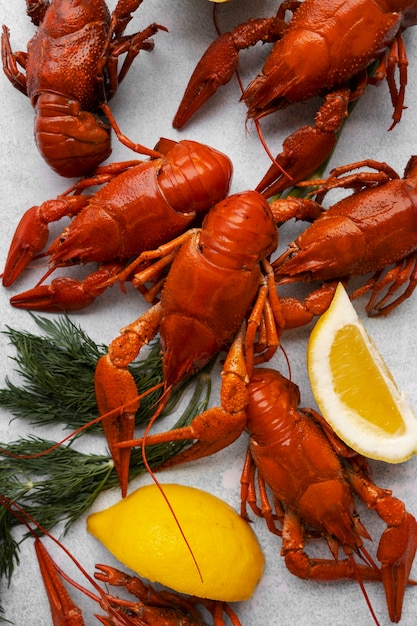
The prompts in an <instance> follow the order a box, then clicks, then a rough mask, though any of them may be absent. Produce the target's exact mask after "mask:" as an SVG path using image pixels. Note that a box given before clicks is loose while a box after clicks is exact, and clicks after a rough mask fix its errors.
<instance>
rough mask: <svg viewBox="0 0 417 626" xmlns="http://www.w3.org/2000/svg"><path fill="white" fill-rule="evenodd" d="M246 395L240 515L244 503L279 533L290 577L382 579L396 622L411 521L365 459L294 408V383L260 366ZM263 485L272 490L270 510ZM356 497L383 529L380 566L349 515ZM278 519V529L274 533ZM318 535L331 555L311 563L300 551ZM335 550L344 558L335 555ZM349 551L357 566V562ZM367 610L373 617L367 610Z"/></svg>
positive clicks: (416, 531)
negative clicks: (374, 478) (375, 479)
mask: <svg viewBox="0 0 417 626" xmlns="http://www.w3.org/2000/svg"><path fill="white" fill-rule="evenodd" d="M248 394H249V401H248V404H247V407H246V416H247V423H246V428H247V430H248V432H249V434H250V442H249V450H248V455H247V458H246V463H245V468H244V472H243V474H242V511H241V514H242V515H243V517H247V515H246V502H248V503H249V504H250V506H251V508H252V510H253V511H254V512H255V513H256V514H258V515H261V516H263V517H265V520H266V522H267V524H268V528H269V529H270V530H271V531H272V532H273V533H276V534H278V535H280V536H282V550H281V553H282V555H283V556H284V557H285V563H286V565H287V567H288V569H289V570H290V572H291V573H292V574H295V575H296V576H299V577H301V578H307V579H315V580H327V581H330V580H339V579H344V578H350V579H357V580H358V581H359V582H360V584H361V586H362V581H364V580H371V581H382V583H383V585H384V589H385V594H386V600H387V605H388V611H389V615H390V619H391V621H393V622H399V621H400V618H401V611H402V605H403V598H404V592H405V589H406V586H407V583H408V579H409V574H410V570H411V567H412V565H413V561H414V557H415V553H416V549H417V522H416V520H415V518H414V516H413V515H411V513H408V512H407V511H406V508H405V505H404V503H403V502H401V500H399V499H397V498H394V497H393V496H392V495H391V491H389V490H387V489H381V488H380V487H377V486H376V485H375V484H374V483H373V482H372V481H371V480H370V478H369V475H368V471H367V466H366V461H365V459H364V458H362V457H359V456H358V455H356V453H354V452H353V450H351V449H350V448H347V447H346V446H345V444H343V442H341V441H340V440H339V439H338V438H337V437H336V435H335V434H334V433H333V432H332V431H331V429H330V427H329V426H328V425H327V424H326V423H325V422H324V420H323V418H321V416H320V415H319V414H317V413H316V412H315V411H313V410H312V409H300V408H299V407H298V404H299V399H300V393H299V389H298V387H297V385H295V384H294V383H293V382H291V381H289V380H288V379H286V378H284V377H283V376H282V375H281V374H280V373H279V372H277V371H276V370H272V369H267V368H258V369H255V370H254V372H253V374H252V376H251V380H250V382H249V384H248ZM256 472H257V473H258V478H259V484H260V487H259V492H260V497H261V502H260V506H258V505H257V503H256V501H257V498H256V487H255V476H256ZM265 485H268V487H269V488H270V489H271V491H272V495H273V503H274V509H275V512H274V513H273V507H272V506H271V505H270V503H269V501H268V496H267V492H266V489H265ZM354 494H356V495H357V496H358V497H359V498H360V500H362V501H363V502H364V503H365V504H366V506H367V507H368V508H370V509H372V510H374V511H375V512H376V513H377V514H378V515H379V517H380V518H381V519H382V520H383V521H384V522H385V523H386V524H387V529H386V530H385V531H384V532H383V534H382V537H381V539H380V542H379V546H378V551H377V558H378V561H379V562H380V563H381V567H378V566H377V565H376V564H375V563H374V562H373V560H372V559H371V557H370V555H369V554H368V552H367V550H366V549H365V547H364V545H363V540H362V538H365V539H370V536H369V534H368V532H367V530H366V529H365V528H364V526H363V525H362V523H361V522H360V520H359V517H358V515H357V513H356V512H355V504H354ZM277 519H278V520H280V522H281V523H282V530H280V529H278V528H277V524H276V520H277ZM317 535H318V536H319V537H323V538H325V539H326V540H327V543H328V546H329V548H330V551H331V554H332V558H329V559H320V558H310V557H309V556H308V555H307V554H306V553H305V552H304V546H305V539H306V538H308V537H309V536H312V537H316V536H317ZM339 549H341V550H342V551H343V552H344V554H345V557H346V558H344V559H339V558H338V550H339ZM355 554H356V555H358V556H360V557H361V559H362V561H363V562H362V563H357V562H355V560H354V555H355ZM365 597H366V596H365ZM370 608H371V607H370ZM371 612H372V615H373V616H374V614H373V611H372V608H371ZM374 619H375V622H376V623H378V621H377V619H376V617H375V616H374Z"/></svg>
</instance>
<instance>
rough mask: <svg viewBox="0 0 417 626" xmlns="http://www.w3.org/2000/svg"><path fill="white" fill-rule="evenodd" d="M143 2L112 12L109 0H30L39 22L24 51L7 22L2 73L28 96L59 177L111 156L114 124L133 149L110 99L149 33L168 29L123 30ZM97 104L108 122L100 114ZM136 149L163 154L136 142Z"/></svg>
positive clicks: (148, 46)
mask: <svg viewBox="0 0 417 626" xmlns="http://www.w3.org/2000/svg"><path fill="white" fill-rule="evenodd" d="M141 3H142V0H119V1H118V3H117V6H116V8H115V10H114V11H113V12H112V14H111V15H110V12H109V10H108V8H107V5H106V2H105V1H104V0H88V1H87V0H77V2H74V1H73V0H50V1H49V0H46V1H45V0H26V6H27V13H28V15H29V16H30V17H31V20H32V22H33V23H34V24H35V26H37V27H38V30H37V32H36V34H35V36H34V37H33V38H32V39H31V40H30V41H29V43H28V49H27V52H13V51H12V48H11V45H10V38H9V31H8V29H7V27H6V26H3V36H2V59H3V69H4V72H5V74H6V76H7V77H8V78H9V80H10V82H11V83H12V84H13V86H14V87H16V88H17V89H18V90H19V91H21V92H22V93H23V94H25V95H27V96H28V97H29V98H30V100H31V103H32V105H33V107H34V109H35V113H36V117H35V140H36V144H37V147H38V149H39V151H40V153H41V155H42V156H43V158H44V159H45V161H46V162H47V163H48V165H49V166H50V167H51V168H52V169H54V170H55V171H56V172H58V174H60V175H61V176H67V177H78V176H84V175H86V174H90V173H91V172H93V171H94V170H95V169H96V167H97V166H98V165H99V164H100V163H101V162H102V161H104V160H105V159H106V158H107V157H108V156H109V155H110V153H111V144H110V125H109V123H108V122H109V121H110V123H111V125H112V126H113V128H114V130H115V131H116V133H117V134H118V135H119V138H120V139H121V140H122V141H123V142H124V143H126V144H127V145H129V146H130V147H133V146H134V144H133V143H132V142H130V141H129V140H128V139H127V138H126V137H124V135H122V134H121V132H120V131H119V128H118V126H117V124H116V123H115V121H114V119H113V116H112V114H111V112H110V110H109V108H108V106H107V102H108V100H110V98H111V97H112V96H113V95H114V93H115V92H116V90H117V87H118V84H119V83H120V82H121V80H122V79H123V78H124V77H125V75H126V73H127V72H128V70H129V68H130V66H131V64H132V62H133V60H134V58H135V57H136V56H137V55H138V53H139V52H140V50H152V48H153V42H152V39H151V37H152V35H154V34H156V33H157V32H158V30H166V28H164V27H163V26H160V25H158V24H151V25H150V26H148V27H147V28H146V29H145V30H143V31H142V32H139V33H135V34H133V35H124V31H125V29H126V26H127V24H128V23H129V21H130V20H131V19H132V13H133V12H134V11H136V9H137V8H138V7H139V5H140V4H141ZM122 55H125V59H124V62H123V64H122V67H121V68H120V71H118V62H119V58H120V57H121V56H122ZM19 66H20V67H21V68H22V69H23V70H24V71H25V73H22V72H21V71H20V70H19ZM100 108H102V109H103V110H104V111H105V113H106V116H107V118H108V119H107V121H106V120H105V119H103V118H102V117H100V115H99V112H100ZM135 149H136V150H137V151H138V152H141V153H142V154H146V155H148V156H159V155H158V154H156V153H155V152H154V151H152V150H149V149H148V148H145V147H144V146H140V145H139V144H138V145H136V146H135Z"/></svg>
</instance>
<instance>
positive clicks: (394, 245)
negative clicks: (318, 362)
mask: <svg viewBox="0 0 417 626" xmlns="http://www.w3.org/2000/svg"><path fill="white" fill-rule="evenodd" d="M365 166H368V167H372V168H375V170H376V171H375V172H365V171H364V172H356V173H355V172H353V170H355V169H357V168H361V167H365ZM308 184H310V183H308ZM312 184H313V185H314V184H316V185H318V189H317V190H316V191H315V192H314V193H315V194H316V200H317V202H314V201H313V200H309V199H297V198H287V199H286V200H277V201H275V202H273V203H272V209H273V211H274V214H275V216H276V219H277V221H279V217H278V215H279V213H280V211H281V212H282V215H283V220H282V221H285V219H288V218H289V217H291V214H292V217H297V218H299V219H307V220H308V219H311V220H312V221H313V223H312V224H311V225H310V226H309V227H308V228H307V229H306V230H305V231H303V232H302V233H301V234H300V236H299V237H298V238H297V239H296V240H295V241H294V242H293V243H291V244H290V245H289V246H288V248H287V250H286V251H285V252H284V253H283V254H281V256H279V257H278V258H277V259H276V260H275V261H274V263H273V264H272V265H273V268H274V272H275V278H276V283H277V284H278V285H284V284H287V283H294V282H297V281H302V282H307V281H325V282H324V284H323V285H322V287H321V288H318V289H317V290H315V291H313V293H312V294H310V295H309V296H308V297H307V299H306V301H305V302H301V301H299V300H296V299H295V298H281V299H280V301H281V306H282V311H283V315H284V317H285V324H286V327H287V328H290V327H295V326H300V325H302V324H307V323H308V322H310V321H311V320H312V318H313V317H314V315H319V314H321V313H323V312H324V311H325V310H326V309H327V308H328V306H329V304H330V301H331V299H332V297H333V295H334V289H335V286H336V283H337V282H338V281H339V280H342V281H343V282H345V283H346V282H347V281H348V280H349V279H350V278H352V277H353V276H357V275H360V276H362V275H365V274H368V273H372V275H371V277H370V278H368V279H367V280H366V282H365V283H364V284H363V285H362V286H360V287H358V288H357V289H356V290H355V291H354V293H353V294H352V296H351V297H352V298H356V297H358V296H361V295H363V294H365V293H368V292H370V298H369V301H368V304H367V306H366V310H367V313H368V314H369V315H378V314H384V315H386V314H388V313H389V312H390V311H392V309H394V308H395V307H397V306H398V305H399V304H401V303H402V302H403V301H404V300H405V299H406V298H408V297H409V296H410V295H411V294H412V293H413V291H414V289H415V287H416V284H417V265H416V259H417V189H416V184H417V157H414V156H413V157H411V158H410V160H409V162H408V164H407V166H406V168H405V172H404V177H403V178H400V177H399V175H398V174H397V173H396V172H395V171H394V170H392V169H391V168H390V167H389V166H388V165H387V164H385V163H379V162H376V161H371V160H367V161H361V162H358V163H354V164H352V165H347V166H342V167H338V168H335V169H334V170H333V171H332V172H331V174H330V176H329V178H327V179H326V180H320V181H313V182H312ZM338 187H340V188H352V189H354V190H355V193H353V194H352V195H350V196H348V197H347V198H344V199H342V200H340V201H339V202H337V203H336V204H334V205H333V206H332V207H330V208H329V209H327V210H323V208H322V206H321V202H322V201H323V198H324V197H325V195H326V194H327V193H328V192H329V191H330V190H331V189H334V188H338ZM404 285H405V288H403V289H402V290H401V288H402V287H404ZM399 290H400V291H399ZM398 291H399V294H397V292H398ZM394 296H396V297H394Z"/></svg>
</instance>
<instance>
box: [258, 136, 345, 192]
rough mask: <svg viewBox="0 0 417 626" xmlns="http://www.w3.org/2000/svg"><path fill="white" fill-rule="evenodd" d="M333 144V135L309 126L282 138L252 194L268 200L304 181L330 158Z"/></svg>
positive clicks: (334, 141) (334, 139) (334, 140)
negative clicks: (276, 151)
mask: <svg viewBox="0 0 417 626" xmlns="http://www.w3.org/2000/svg"><path fill="white" fill-rule="evenodd" d="M335 145H336V135H335V134H334V133H326V132H323V131H321V130H320V129H318V128H315V127H313V126H303V127H302V128H299V129H298V130H296V131H295V132H294V133H292V134H291V135H290V136H289V137H287V138H286V139H285V141H284V143H283V146H282V147H283V150H282V152H281V153H280V154H278V156H277V157H276V159H275V161H274V162H273V163H272V165H271V167H270V168H269V170H268V171H267V172H266V174H265V176H264V177H263V178H262V180H261V181H260V182H259V183H258V186H257V187H256V191H258V192H259V193H261V194H262V195H263V196H265V198H271V197H272V196H275V195H278V194H280V193H282V192H283V191H284V190H285V189H288V188H289V187H292V186H294V185H296V184H297V183H299V182H300V181H303V180H306V179H308V178H309V177H310V176H311V175H312V174H313V173H314V172H315V171H316V170H317V169H318V168H319V167H320V165H321V164H322V163H323V162H324V161H325V160H326V158H327V157H328V156H330V154H331V152H332V150H333V148H334V146H335ZM283 171H284V172H285V175H284V174H283Z"/></svg>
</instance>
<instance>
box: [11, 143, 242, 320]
mask: <svg viewBox="0 0 417 626" xmlns="http://www.w3.org/2000/svg"><path fill="white" fill-rule="evenodd" d="M157 147H158V150H162V151H163V152H164V153H165V156H164V157H161V158H160V159H152V160H149V161H147V162H137V161H132V162H130V161H129V162H126V163H119V164H110V165H109V166H105V167H102V168H100V170H99V172H98V173H97V175H96V176H95V177H93V178H92V179H87V180H81V181H80V182H79V183H78V184H76V185H75V186H74V187H73V188H72V191H73V194H69V193H67V194H64V195H63V196H60V197H58V198H57V199H56V200H48V201H46V202H44V203H43V204H42V205H41V206H39V207H38V206H35V207H32V208H31V209H29V210H28V211H27V212H26V213H25V214H24V215H23V217H22V219H21V221H20V223H19V225H18V227H17V229H16V232H15V235H14V238H13V241H12V243H11V245H10V250H9V254H8V257H7V260H6V266H5V269H4V273H3V285H4V286H6V287H7V286H10V285H11V284H12V283H13V282H14V281H15V280H16V279H17V278H18V277H19V276H20V274H21V273H22V271H23V270H24V269H25V268H26V267H27V266H28V265H29V263H31V261H32V260H33V259H34V258H36V255H38V254H40V253H41V252H42V249H43V247H44V246H45V244H46V242H47V238H48V224H49V223H50V222H53V221H56V220H59V219H61V218H62V217H64V216H71V217H73V220H72V222H71V223H70V224H69V226H68V227H67V228H66V229H65V231H64V232H63V233H62V234H61V235H60V236H59V237H58V238H57V239H56V240H55V241H54V242H53V243H52V244H51V245H50V246H49V248H48V250H47V251H46V255H48V256H49V262H50V271H49V272H48V275H49V274H50V273H51V271H53V270H54V269H55V268H57V267H65V266H70V265H73V264H75V263H83V264H85V263H90V262H96V263H99V264H101V267H100V268H99V269H98V270H97V271H96V272H93V273H92V274H90V275H89V276H88V277H87V278H86V279H85V280H84V281H82V282H81V281H78V280H76V279H72V278H65V277H61V278H57V279H55V280H53V281H52V283H51V284H50V285H39V284H38V286H37V287H35V288H33V289H30V290H29V291H27V292H25V293H22V294H19V295H17V296H14V297H13V298H12V299H11V303H12V304H13V305H14V306H16V307H19V308H28V309H34V310H44V311H45V310H46V311H60V310H77V309H81V308H83V307H86V306H88V305H89V304H91V303H92V302H93V301H94V299H95V297H96V296H98V295H100V294H101V293H102V292H103V291H104V290H105V289H106V285H107V284H108V280H109V279H111V278H112V276H113V275H114V274H117V273H119V272H120V271H121V269H122V268H123V267H124V265H125V264H126V263H127V262H128V260H129V259H130V258H133V257H136V256H137V255H139V254H140V253H141V252H143V251H144V250H148V249H152V248H154V247H158V246H160V245H161V244H163V243H164V242H166V241H169V240H170V239H172V238H173V237H176V236H178V235H179V234H180V233H182V232H183V231H185V230H186V229H187V228H189V227H190V225H192V224H193V223H195V222H196V220H197V221H198V220H199V219H201V217H202V216H203V215H204V214H205V213H207V211H208V210H209V209H210V208H211V206H212V205H213V204H215V203H216V202H218V201H220V200H221V199H222V198H224V197H225V196H226V195H227V193H228V190H229V185H230V181H231V177H232V169H233V168H232V164H231V162H230V160H229V159H228V157H226V156H225V155H224V154H222V153H221V152H219V151H217V150H215V149H213V148H210V147H209V146H205V145H203V144H200V143H197V142H194V141H187V140H184V141H181V142H178V143H177V142H174V141H168V140H165V139H164V140H161V141H160V142H159V144H158V146H157ZM99 183H103V186H102V187H101V188H100V189H99V190H98V191H96V193H94V194H93V195H90V196H89V195H84V194H81V193H79V192H80V191H82V190H85V189H87V188H88V187H90V186H92V185H97V184H99Z"/></svg>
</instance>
